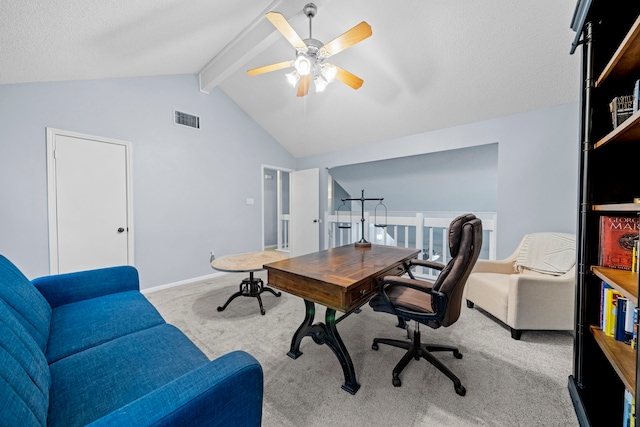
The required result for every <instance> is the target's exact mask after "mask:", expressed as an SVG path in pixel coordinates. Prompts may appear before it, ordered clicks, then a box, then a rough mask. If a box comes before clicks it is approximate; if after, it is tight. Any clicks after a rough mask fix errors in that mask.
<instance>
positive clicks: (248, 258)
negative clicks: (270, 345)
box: [211, 251, 289, 316]
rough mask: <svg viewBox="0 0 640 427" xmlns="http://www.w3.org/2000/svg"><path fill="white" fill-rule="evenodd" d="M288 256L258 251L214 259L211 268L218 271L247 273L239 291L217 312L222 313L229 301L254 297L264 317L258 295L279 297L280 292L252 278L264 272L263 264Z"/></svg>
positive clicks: (258, 279)
mask: <svg viewBox="0 0 640 427" xmlns="http://www.w3.org/2000/svg"><path fill="white" fill-rule="evenodd" d="M288 257H289V255H288V254H286V253H282V252H277V251H260V252H246V253H242V254H234V255H225V256H222V257H220V258H215V259H213V260H212V261H211V268H213V269H215V270H219V271H227V272H230V273H244V272H248V273H249V277H247V278H246V279H244V280H243V281H242V282H240V290H239V291H238V292H236V293H234V294H233V295H231V296H230V297H229V299H227V302H225V303H224V305H223V306H221V307H218V311H223V310H224V309H225V308H227V306H228V305H229V303H230V302H231V301H233V300H234V299H236V298H238V297H239V296H243V297H254V298H257V299H258V304H259V305H260V314H262V315H263V316H264V313H265V311H264V307H263V306H262V299H261V298H260V294H261V293H263V292H265V291H267V292H271V293H272V294H273V295H275V296H277V297H279V296H280V295H281V294H280V292H277V293H276V292H275V291H274V290H273V289H271V288H268V287H266V286H264V283H262V279H260V278H257V279H255V278H254V277H253V273H254V272H255V271H260V270H264V267H262V266H263V264H266V263H269V262H273V261H279V260H281V259H286V258H288Z"/></svg>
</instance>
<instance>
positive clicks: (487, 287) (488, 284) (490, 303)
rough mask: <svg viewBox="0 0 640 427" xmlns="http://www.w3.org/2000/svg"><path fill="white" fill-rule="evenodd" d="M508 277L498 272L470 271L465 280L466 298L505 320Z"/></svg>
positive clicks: (507, 302)
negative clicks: (467, 278)
mask: <svg viewBox="0 0 640 427" xmlns="http://www.w3.org/2000/svg"><path fill="white" fill-rule="evenodd" d="M510 277H511V276H510V275H509V274H500V273H471V274H470V275H469V280H467V285H466V293H467V294H466V298H467V299H468V300H469V301H472V302H473V303H475V304H478V305H479V306H480V307H482V308H483V309H484V310H486V311H487V312H489V313H491V314H492V315H494V316H495V317H497V318H498V319H499V320H501V321H503V322H506V321H507V314H508V304H509V280H510Z"/></svg>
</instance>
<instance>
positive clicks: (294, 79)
mask: <svg viewBox="0 0 640 427" xmlns="http://www.w3.org/2000/svg"><path fill="white" fill-rule="evenodd" d="M285 76H287V81H288V82H289V84H290V85H291V86H293V87H296V84H297V83H298V80H300V76H299V75H298V72H297V71H296V70H293V71H292V72H290V73H287V74H285Z"/></svg>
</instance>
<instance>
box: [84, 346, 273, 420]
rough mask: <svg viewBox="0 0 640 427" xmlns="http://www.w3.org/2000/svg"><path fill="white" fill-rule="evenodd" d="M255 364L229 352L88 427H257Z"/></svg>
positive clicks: (259, 384) (258, 374)
mask: <svg viewBox="0 0 640 427" xmlns="http://www.w3.org/2000/svg"><path fill="white" fill-rule="evenodd" d="M262 396H263V374H262V367H261V366H260V363H259V362H258V361H257V360H256V359H255V358H254V357H253V356H251V355H250V354H248V353H245V352H244V351H234V352H231V353H228V354H225V355H224V356H221V357H219V358H217V359H215V360H213V361H211V362H209V363H207V364H206V365H203V366H201V367H199V368H198V369H195V370H193V371H191V372H189V373H187V374H185V375H183V376H181V377H180V378H177V379H176V380H174V381H172V382H170V383H169V384H166V385H165V386H163V387H161V388H159V389H157V390H155V391H153V392H151V393H149V394H147V395H146V396H143V397H141V398H140V399H137V400H135V401H133V402H131V403H130V404H128V405H125V406H123V407H122V408H120V409H118V410H116V411H113V412H111V413H110V414H107V415H105V416H104V417H102V418H100V419H98V420H96V421H94V422H93V423H91V424H89V425H90V426H93V427H97V426H116V425H118V426H120V425H131V426H136V427H142V426H176V425H185V426H186V425H188V426H260V424H261V421H262Z"/></svg>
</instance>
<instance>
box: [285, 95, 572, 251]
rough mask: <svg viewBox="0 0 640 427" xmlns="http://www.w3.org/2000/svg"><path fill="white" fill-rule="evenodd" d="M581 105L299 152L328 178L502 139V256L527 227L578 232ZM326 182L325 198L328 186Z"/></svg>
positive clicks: (300, 162)
mask: <svg viewBox="0 0 640 427" xmlns="http://www.w3.org/2000/svg"><path fill="white" fill-rule="evenodd" d="M578 111H579V106H578V103H570V104H564V105H559V106H554V107H550V108H545V109H541V110H536V111H530V112H526V113H521V114H515V115H512V116H506V117H499V118H496V119H491V120H486V121H482V122H477V123H471V124H467V125H463V126H457V127H453V128H447V129H440V130H436V131H432V132H425V133H421V134H417V135H411V136H407V137H402V138H397V139H393V140H387V141H380V142H375V143H371V144H367V145H364V146H359V147H354V148H349V149H346V150H341V151H335V152H331V153H325V154H320V155H315V156H309V157H305V158H301V159H297V168H298V169H307V168H315V167H317V168H321V170H323V171H324V172H323V176H322V177H321V179H326V175H327V170H326V168H333V167H336V166H343V165H350V164H356V163H363V162H371V161H377V160H383V159H389V158H395V157H404V156H413V155H419V154H424V153H435V152H439V151H444V150H451V149H455V148H463V147H473V146H478V145H485V144H493V143H498V170H497V182H498V189H497V202H496V211H497V212H498V235H497V254H498V257H499V258H502V257H506V256H508V255H509V254H511V252H512V251H513V249H515V247H516V246H517V244H518V243H519V241H520V239H521V238H522V236H523V235H524V234H526V233H530V232H534V231H559V232H568V233H575V232H576V217H577V209H578V206H577V178H578V171H577V168H578V153H579V146H580V145H579V133H578ZM427 119H428V118H425V120H427ZM321 182H326V181H321ZM320 187H321V188H320V190H321V197H322V199H321V202H324V201H325V200H326V193H327V192H326V190H325V187H326V185H321V186H320ZM324 209H326V203H325V204H324V206H321V210H324ZM470 209H472V208H470ZM323 237H324V236H321V238H323Z"/></svg>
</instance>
